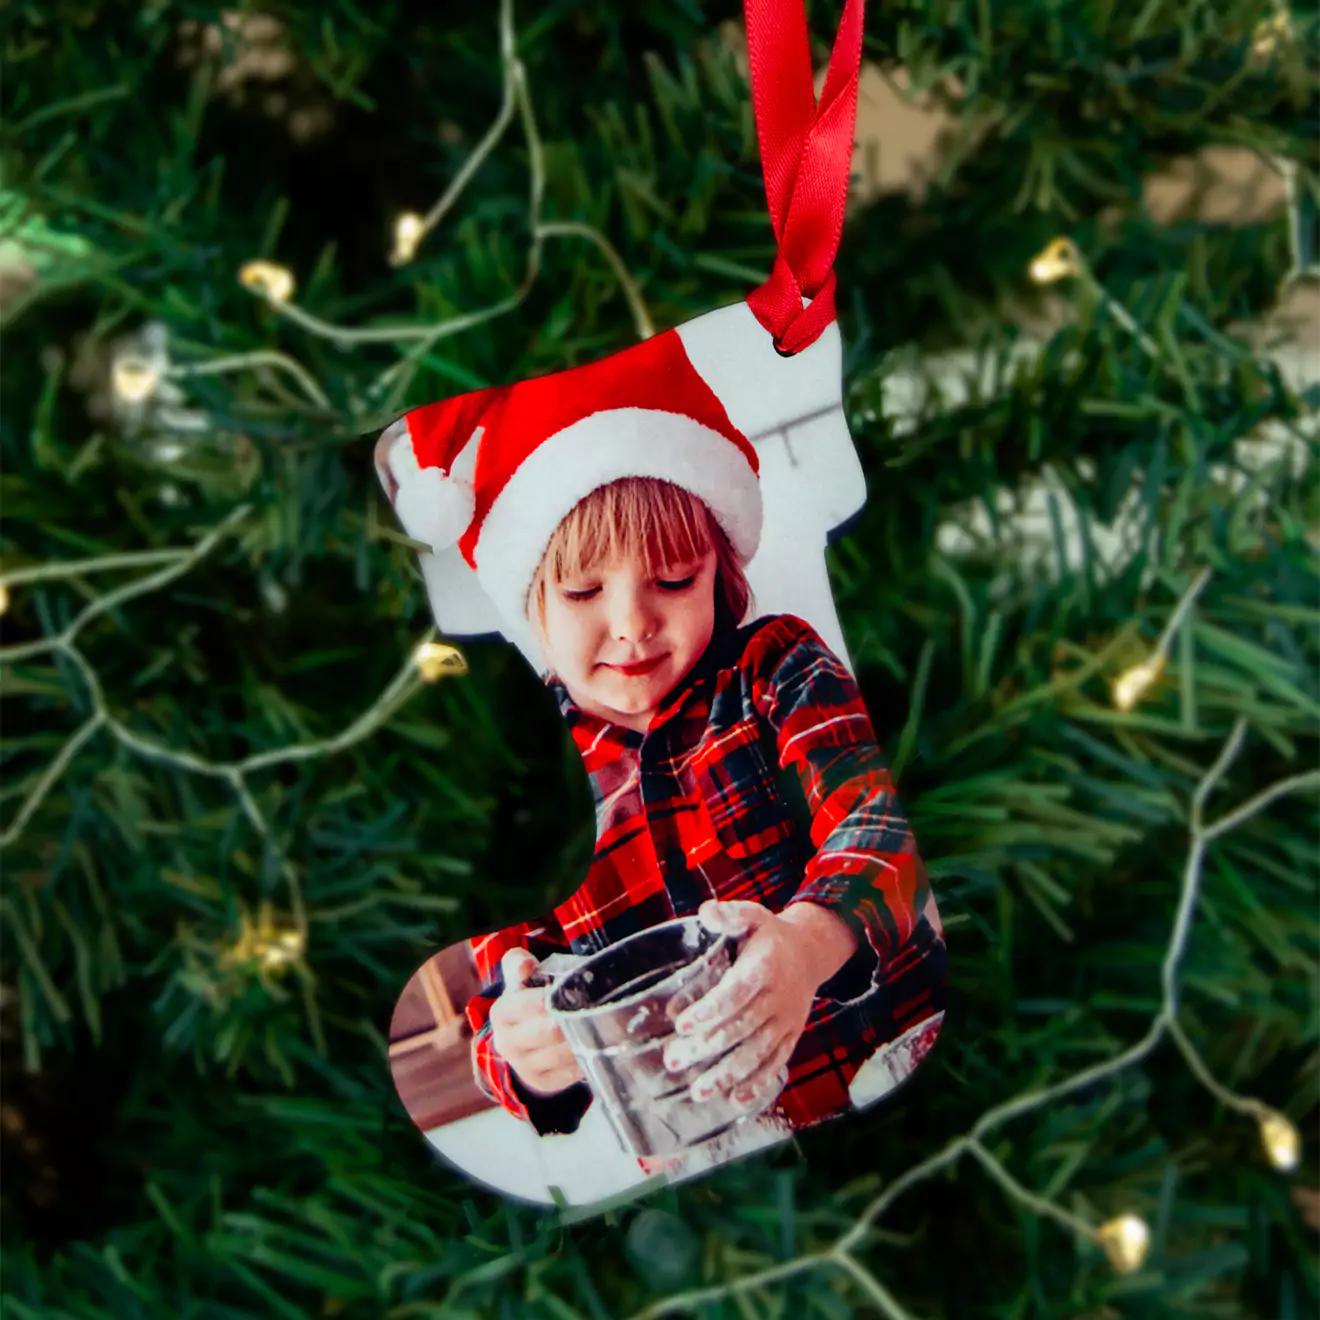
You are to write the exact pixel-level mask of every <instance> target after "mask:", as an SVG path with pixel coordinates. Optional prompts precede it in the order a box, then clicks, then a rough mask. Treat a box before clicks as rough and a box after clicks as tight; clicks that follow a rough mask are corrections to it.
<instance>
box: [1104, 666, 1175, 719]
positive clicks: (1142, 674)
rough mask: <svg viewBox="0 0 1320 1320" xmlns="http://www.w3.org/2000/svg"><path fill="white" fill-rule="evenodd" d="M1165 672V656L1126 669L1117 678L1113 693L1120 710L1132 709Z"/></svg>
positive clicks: (1115, 703)
mask: <svg viewBox="0 0 1320 1320" xmlns="http://www.w3.org/2000/svg"><path fill="white" fill-rule="evenodd" d="M1163 672H1164V657H1163V656H1158V655H1157V656H1154V657H1153V658H1152V659H1150V660H1147V661H1145V662H1144V663H1143V664H1139V665H1133V666H1132V668H1131V669H1125V670H1124V671H1123V672H1122V673H1121V674H1120V675H1119V676H1118V677H1117V678H1116V679H1115V680H1114V685H1113V688H1112V689H1111V694H1112V696H1113V700H1114V705H1115V706H1117V707H1118V709H1119V710H1131V709H1132V707H1133V706H1135V705H1136V704H1137V702H1138V701H1140V700H1141V698H1142V697H1144V696H1145V695H1146V693H1147V692H1148V691H1149V690H1150V689H1151V688H1152V687H1153V686H1154V684H1155V682H1156V681H1157V680H1158V678H1159V676H1160V675H1161V674H1162V673H1163Z"/></svg>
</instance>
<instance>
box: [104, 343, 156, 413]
mask: <svg viewBox="0 0 1320 1320" xmlns="http://www.w3.org/2000/svg"><path fill="white" fill-rule="evenodd" d="M163 374H164V373H163V372H162V371H161V369H160V367H159V366H157V364H156V363H154V362H152V361H151V360H150V359H149V358H145V357H139V356H138V355H137V354H136V353H123V354H121V355H120V356H119V357H117V358H115V361H114V365H113V366H112V367H111V368H110V383H111V384H112V385H113V386H114V391H115V394H116V395H117V396H118V397H119V398H120V399H122V400H123V401H124V402H125V403H145V402H146V401H147V400H148V399H149V398H151V396H152V395H153V394H155V392H156V390H157V389H158V388H159V386H160V382H161V376H162V375H163Z"/></svg>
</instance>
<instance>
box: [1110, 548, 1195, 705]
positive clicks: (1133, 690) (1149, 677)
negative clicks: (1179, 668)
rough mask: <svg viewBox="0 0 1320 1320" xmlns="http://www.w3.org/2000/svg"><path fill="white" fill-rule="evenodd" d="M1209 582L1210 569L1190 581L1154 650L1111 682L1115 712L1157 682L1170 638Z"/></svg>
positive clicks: (1142, 694)
mask: <svg viewBox="0 0 1320 1320" xmlns="http://www.w3.org/2000/svg"><path fill="white" fill-rule="evenodd" d="M1209 581H1210V570H1209V569H1208V568H1203V569H1202V570H1201V571H1200V572H1199V573H1198V574H1197V575H1196V576H1195V577H1194V578H1193V579H1192V581H1191V585H1190V586H1188V588H1187V590H1186V591H1184V592H1183V594H1182V599H1181V600H1179V602H1178V604H1177V605H1176V606H1175V607H1174V610H1173V613H1172V614H1171V615H1170V616H1169V622H1168V623H1167V624H1165V626H1164V631H1163V632H1162V633H1161V634H1160V639H1159V641H1158V642H1156V643H1155V649H1154V650H1153V651H1151V653H1150V654H1149V655H1148V656H1147V657H1146V658H1145V659H1144V660H1143V661H1142V662H1141V663H1140V664H1137V665H1133V666H1132V667H1131V668H1130V669H1125V670H1124V671H1123V672H1122V673H1121V674H1119V676H1118V677H1117V678H1116V679H1115V680H1114V682H1113V685H1112V687H1111V688H1110V697H1111V699H1112V700H1113V703H1114V706H1115V707H1116V708H1117V709H1118V710H1122V711H1128V710H1131V709H1132V708H1133V707H1134V706H1135V705H1136V704H1137V702H1139V701H1140V700H1141V699H1142V697H1144V696H1145V695H1146V694H1147V693H1148V692H1149V691H1150V690H1151V688H1153V687H1154V686H1155V684H1156V683H1158V682H1159V680H1160V678H1161V676H1162V675H1163V673H1164V666H1165V663H1166V660H1167V658H1168V654H1169V647H1170V646H1172V645H1173V639H1174V637H1175V636H1176V635H1177V632H1178V629H1179V628H1181V627H1182V625H1183V620H1184V619H1186V618H1187V615H1188V613H1189V612H1190V611H1191V608H1192V606H1193V605H1194V604H1196V598H1197V597H1198V596H1199V595H1200V594H1201V592H1202V591H1204V590H1205V584H1206V583H1207V582H1209Z"/></svg>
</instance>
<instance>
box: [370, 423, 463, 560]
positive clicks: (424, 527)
mask: <svg viewBox="0 0 1320 1320" xmlns="http://www.w3.org/2000/svg"><path fill="white" fill-rule="evenodd" d="M395 425H396V426H397V425H398V423H395ZM391 429H393V428H391ZM383 439H384V437H382V440H383ZM387 460H388V464H389V471H390V474H391V475H392V476H393V478H394V482H395V485H396V487H397V492H396V494H395V496H394V512H395V514H396V515H397V516H398V519H399V521H400V522H401V523H402V524H403V530H404V531H405V532H407V533H408V535H409V536H411V537H412V539H413V540H414V541H421V542H422V543H423V544H425V545H429V546H430V547H431V548H432V549H433V550H445V549H447V548H448V547H449V546H451V545H454V544H455V543H456V542H457V541H458V539H459V538H460V537H461V536H462V535H463V533H464V532H466V531H467V529H468V524H469V523H470V522H471V521H472V514H473V511H474V509H475V508H476V495H475V493H474V492H473V490H472V487H471V486H470V485H469V484H468V483H467V482H466V481H462V480H459V479H458V478H456V477H453V476H447V475H446V474H445V473H443V472H441V471H440V469H439V468H421V467H418V466H417V456H416V455H415V454H414V453H413V447H412V439H411V437H410V436H409V435H408V432H407V428H406V426H405V427H404V428H403V429H402V431H401V432H400V433H399V434H398V435H397V438H395V439H394V441H393V443H391V444H390V445H389V447H388V450H387Z"/></svg>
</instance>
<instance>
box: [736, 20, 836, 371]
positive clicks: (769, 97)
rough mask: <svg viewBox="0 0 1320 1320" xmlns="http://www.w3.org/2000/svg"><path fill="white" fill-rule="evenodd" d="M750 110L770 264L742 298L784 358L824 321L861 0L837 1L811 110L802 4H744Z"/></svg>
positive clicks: (828, 316) (829, 312) (830, 305)
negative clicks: (839, 6)
mask: <svg viewBox="0 0 1320 1320" xmlns="http://www.w3.org/2000/svg"><path fill="white" fill-rule="evenodd" d="M744 11H745V13H746V17H747V53H748V58H749V62H750V67H751V82H752V104H753V107H754V108H755V111H756V134H757V138H758V140H759V141H760V144H761V167H762V171H763V173H764V174H765V197H766V204H767V207H768V209H769V212H770V223H771V225H772V227H773V228H774V233H775V241H776V243H777V245H778V249H779V251H778V255H777V256H776V257H775V264H774V267H773V268H772V270H771V272H770V278H769V279H768V280H766V282H765V283H764V284H763V285H761V287H760V288H758V289H757V290H756V291H755V292H754V293H752V294H751V295H750V296H749V297H748V299H747V305H748V306H749V307H750V308H751V309H752V314H753V315H754V316H755V317H756V319H757V320H758V321H759V322H760V323H761V324H762V325H763V326H764V327H765V328H766V329H767V330H768V331H769V332H770V334H771V335H772V336H773V337H774V344H775V348H776V349H778V350H779V352H780V353H783V354H785V355H786V356H791V355H792V354H794V353H800V352H801V351H802V350H803V349H804V348H806V347H808V346H809V345H810V344H812V343H814V342H815V341H816V339H818V338H819V337H820V335H821V333H822V332H823V331H824V330H825V328H826V326H828V325H829V324H830V322H831V321H833V320H834V317H835V307H834V285H835V279H834V257H835V254H836V253H837V252H838V250H839V239H840V237H841V236H842V234H843V215H844V208H845V206H846V205H847V201H848V183H849V178H850V175H851V172H852V155H853V142H854V134H855V128H856V122H857V81H858V77H859V74H860V72H861V63H862V0H847V3H846V4H845V5H844V10H843V17H842V18H841V19H840V21H839V33H838V36H837V37H836V38H835V42H834V49H833V51H832V52H831V53H830V64H829V70H828V72H827V73H826V75H825V85H824V87H823V88H822V90H821V94H820V100H819V102H817V99H816V93H815V89H814V86H813V83H812V71H811V48H810V43H809V40H808V34H807V18H806V13H805V11H804V9H803V5H802V0H744Z"/></svg>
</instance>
